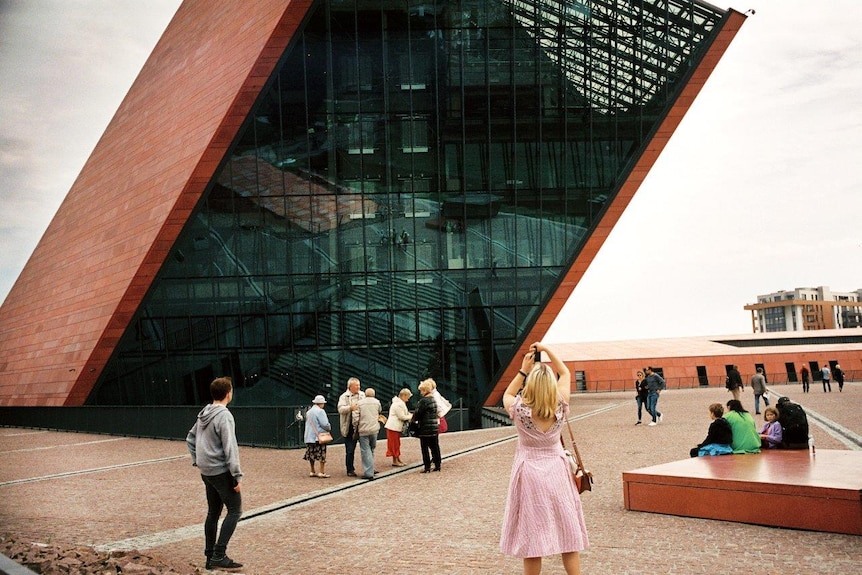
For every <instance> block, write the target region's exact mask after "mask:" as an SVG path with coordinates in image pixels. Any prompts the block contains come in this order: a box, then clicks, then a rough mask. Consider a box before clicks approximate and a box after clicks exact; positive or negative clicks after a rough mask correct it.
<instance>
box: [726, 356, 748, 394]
mask: <svg viewBox="0 0 862 575" xmlns="http://www.w3.org/2000/svg"><path fill="white" fill-rule="evenodd" d="M725 387H727V390H728V391H729V392H730V394H731V395H732V396H733V399H735V400H736V401H739V400H740V398H741V397H742V392H743V391H745V386H744V385H743V384H742V376H741V375H739V368H738V367H737V366H735V365H734V366H732V367H731V368H730V369H729V370H727V379H726V380H725Z"/></svg>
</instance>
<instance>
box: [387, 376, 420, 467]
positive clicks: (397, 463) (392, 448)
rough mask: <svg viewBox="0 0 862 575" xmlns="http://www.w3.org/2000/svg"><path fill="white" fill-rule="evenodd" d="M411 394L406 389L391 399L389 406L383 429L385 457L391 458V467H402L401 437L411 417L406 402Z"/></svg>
mask: <svg viewBox="0 0 862 575" xmlns="http://www.w3.org/2000/svg"><path fill="white" fill-rule="evenodd" d="M412 396H413V392H412V391H410V390H409V389H407V388H406V387H405V388H404V389H402V390H401V391H399V392H398V395H397V396H395V397H393V398H392V404H391V405H390V406H389V417H388V418H386V423H385V424H384V425H383V427H385V428H386V457H391V458H392V467H404V462H403V461H401V435H402V434H403V433H404V427H405V426H406V425H407V422H409V421H410V418H411V417H413V416H412V415H411V414H410V411H409V410H408V409H407V401H408V400H409V399H410V398H411V397H412Z"/></svg>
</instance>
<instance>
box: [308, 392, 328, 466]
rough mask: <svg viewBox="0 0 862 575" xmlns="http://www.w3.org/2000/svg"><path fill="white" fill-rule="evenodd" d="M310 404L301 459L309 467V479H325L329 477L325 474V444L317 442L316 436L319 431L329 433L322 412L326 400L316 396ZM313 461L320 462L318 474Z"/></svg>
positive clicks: (326, 420) (324, 413)
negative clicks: (303, 452)
mask: <svg viewBox="0 0 862 575" xmlns="http://www.w3.org/2000/svg"><path fill="white" fill-rule="evenodd" d="M311 403H312V404H313V405H312V406H311V407H310V408H309V409H308V412H307V413H306V414H305V455H303V456H302V458H303V459H304V460H306V461H308V463H309V464H310V465H311V472H310V473H309V474H308V476H309V477H321V478H327V477H329V475H327V474H326V444H323V443H318V442H317V434H318V433H320V432H321V431H331V430H332V426H331V425H330V424H329V417H327V415H326V412H325V411H323V406H324V405H326V399H325V398H324V397H323V396H322V395H318V396H316V397H315V398H314V399H313V400H312V402H311ZM315 461H319V462H320V473H316V472H315V471H314V462H315Z"/></svg>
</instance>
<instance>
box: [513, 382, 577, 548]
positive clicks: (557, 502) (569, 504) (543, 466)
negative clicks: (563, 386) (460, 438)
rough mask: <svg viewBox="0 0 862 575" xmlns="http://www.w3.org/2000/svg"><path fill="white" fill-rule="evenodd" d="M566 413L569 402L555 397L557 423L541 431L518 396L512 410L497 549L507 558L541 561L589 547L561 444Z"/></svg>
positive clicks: (575, 490) (575, 492)
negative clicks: (513, 436)
mask: <svg viewBox="0 0 862 575" xmlns="http://www.w3.org/2000/svg"><path fill="white" fill-rule="evenodd" d="M568 413H569V404H568V402H566V401H565V400H564V399H563V398H562V397H561V398H559V401H558V402H557V410H556V421H555V422H554V424H553V425H552V426H551V428H550V429H548V430H547V431H545V432H542V431H541V430H539V429H538V428H537V427H536V425H535V424H534V423H533V419H532V415H531V410H530V408H529V407H526V406H524V405H523V403H522V401H521V396H518V397H517V398H516V399H515V402H514V404H513V405H512V407H511V410H510V412H509V415H510V416H511V417H512V420H513V421H514V423H515V428H516V429H517V431H518V446H517V448H516V450H515V460H514V463H513V464H512V476H511V478H510V480H509V493H508V496H507V498H506V510H505V512H504V515H503V530H502V533H501V535H500V550H501V551H502V552H503V553H505V554H506V555H512V556H515V557H522V558H525V557H545V556H548V555H556V554H559V553H570V552H575V551H583V550H584V549H586V548H587V547H588V546H589V539H588V538H587V527H586V523H585V522H584V513H583V508H582V507H581V496H580V494H578V491H577V489H576V488H575V484H574V480H573V479H572V474H571V470H570V468H569V464H568V462H567V461H566V458H565V453H564V451H563V446H562V444H561V443H560V432H561V431H562V428H563V426H564V425H565V417H566V415H567V414H568Z"/></svg>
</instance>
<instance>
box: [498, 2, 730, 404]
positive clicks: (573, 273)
mask: <svg viewBox="0 0 862 575" xmlns="http://www.w3.org/2000/svg"><path fill="white" fill-rule="evenodd" d="M745 18H746V17H745V16H744V15H743V14H741V13H739V12H735V11H731V12H730V13H729V14H728V18H727V19H726V20H725V21H724V26H723V27H722V29H721V30H720V31H719V33H718V36H717V38H716V39H715V41H714V42H713V43H712V45H711V46H710V47H709V50H708V52H707V54H706V55H705V56H704V57H703V59H702V60H701V62H700V64H699V65H698V66H697V68H695V70H694V72H693V73H692V75H691V77H690V79H689V81H688V83H687V84H686V85H685V87H684V88H683V89H682V92H681V93H680V95H679V97H678V98H677V100H676V102H675V103H674V105H673V107H672V108H671V110H670V111H669V112H668V114H667V116H666V117H665V118H664V120H663V121H662V123H661V125H660V126H659V127H658V129H657V130H656V132H655V135H654V136H653V138H652V140H651V141H650V142H649V143H648V144H647V146H646V151H645V152H644V154H643V155H642V156H641V157H640V158H639V159H638V161H637V163H636V164H635V166H634V168H633V169H632V171H631V173H629V175H628V178H627V179H626V181H625V182H624V183H623V185H622V187H621V188H620V191H619V193H617V195H616V196H615V197H614V199H613V200H612V201H611V203H610V205H609V206H608V209H607V211H606V212H605V214H604V215H603V216H602V219H601V220H600V221H599V223H598V225H597V226H596V229H595V230H594V231H593V232H592V233H591V234H590V235H589V237H588V238H587V241H586V243H585V244H584V247H583V249H582V250H581V252H580V254H578V257H577V258H576V259H575V262H574V264H573V265H572V267H571V268H570V269H569V271H568V273H567V274H566V276H565V278H563V281H562V282H561V283H560V287H559V288H557V291H556V292H554V294H553V295H552V296H551V298H550V301H549V303H548V305H547V306H546V307H545V309H544V310H543V312H542V316H541V317H540V318H539V320H538V321H537V322H536V324H535V325H534V326H533V328H532V330H530V333H529V334H528V335H527V337H526V338H525V340H524V341H525V342H526V345H529V344H530V343H532V342H534V341H541V340H542V338H543V337H544V336H545V334H546V333H547V332H548V329H550V327H551V324H552V323H553V322H554V320H555V319H556V317H557V314H558V313H559V312H560V310H561V309H562V307H563V304H564V303H565V302H566V300H568V299H569V296H571V295H572V291H574V289H575V286H576V285H578V282H579V281H581V278H582V277H583V275H584V273H585V272H586V270H587V267H589V265H590V263H591V262H592V261H593V258H594V257H595V255H596V254H597V253H598V251H599V248H601V246H602V244H604V242H605V239H606V238H607V236H608V235H609V234H610V231H611V229H613V227H614V226H615V225H616V224H617V221H618V220H619V218H620V216H621V215H622V213H623V210H625V208H626V207H627V206H628V205H629V202H630V201H631V199H632V198H633V197H634V195H635V192H637V190H638V188H639V187H640V185H641V182H643V179H644V178H645V177H646V174H647V172H649V170H650V168H652V166H653V164H655V161H656V160H657V159H658V156H659V154H660V153H661V151H662V150H663V149H664V147H665V145H667V142H668V140H670V137H671V135H673V132H674V131H675V130H676V128H677V126H678V125H679V123H680V121H682V118H683V116H684V115H685V113H686V112H687V111H688V109H689V107H691V104H692V102H693V101H694V98H695V96H697V94H698V93H699V92H700V90H701V88H703V85H704V83H705V82H706V80H707V78H709V75H710V74H712V71H713V70H714V69H715V66H716V65H717V64H718V61H719V60H720V59H721V57H722V55H724V52H725V51H726V50H727V47H728V46H729V45H730V42H731V41H732V40H733V38H734V36H736V33H737V32H739V29H740V28H741V27H742V24H743V22H745ZM522 359H523V355H522V354H521V353H516V354H515V355H514V357H513V358H512V361H511V362H510V363H509V366H508V367H507V368H506V371H505V372H504V373H503V376H502V377H501V378H500V380H499V381H497V384H496V386H495V387H494V390H493V391H492V392H491V394H490V395H489V396H488V398H487V400H486V401H485V405H486V406H494V405H499V403H500V401H501V400H502V397H503V392H504V391H505V390H506V386H508V385H509V382H511V381H512V378H514V377H515V374H516V373H518V370H519V369H521V360H522Z"/></svg>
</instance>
